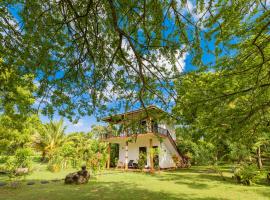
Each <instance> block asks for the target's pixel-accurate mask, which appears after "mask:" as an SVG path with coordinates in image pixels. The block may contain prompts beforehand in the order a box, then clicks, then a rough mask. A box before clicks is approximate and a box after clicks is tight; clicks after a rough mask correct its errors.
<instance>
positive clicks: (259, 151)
mask: <svg viewBox="0 0 270 200" xmlns="http://www.w3.org/2000/svg"><path fill="white" fill-rule="evenodd" d="M257 166H258V168H259V169H261V168H262V157H261V147H260V146H259V147H258V148H257Z"/></svg>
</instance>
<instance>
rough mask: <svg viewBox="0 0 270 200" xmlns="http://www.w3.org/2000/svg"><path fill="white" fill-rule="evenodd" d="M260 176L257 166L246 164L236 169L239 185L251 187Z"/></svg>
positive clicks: (235, 173)
mask: <svg viewBox="0 0 270 200" xmlns="http://www.w3.org/2000/svg"><path fill="white" fill-rule="evenodd" d="M258 175H259V171H258V168H257V166H256V165H255V164H245V165H242V166H240V167H238V168H236V169H235V171H234V177H235V178H236V180H237V181H238V182H239V183H243V184H245V185H251V184H252V183H254V182H255V181H256V178H257V177H258Z"/></svg>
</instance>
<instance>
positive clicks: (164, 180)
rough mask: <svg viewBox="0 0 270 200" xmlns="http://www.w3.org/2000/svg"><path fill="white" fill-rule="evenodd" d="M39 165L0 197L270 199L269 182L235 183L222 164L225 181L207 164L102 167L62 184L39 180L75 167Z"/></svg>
mask: <svg viewBox="0 0 270 200" xmlns="http://www.w3.org/2000/svg"><path fill="white" fill-rule="evenodd" d="M39 169H40V170H39V171H36V172H34V173H32V174H31V175H30V176H27V177H26V180H24V181H23V183H22V185H21V186H20V187H19V188H17V189H13V188H10V187H8V186H4V187H0V199H3V200H4V199H5V200H13V199H14V200H45V199H46V200H49V199H52V200H58V199H59V200H60V199H61V200H76V199H78V200H85V199H118V200H122V199H123V200H124V199H155V200H159V199H184V200H186V199H199V200H218V199H221V200H222V199H232V200H236V199H243V200H248V199H251V200H260V199H261V200H263V199H270V187H269V186H267V185H265V184H261V185H252V186H243V185H238V184H236V183H234V181H233V180H232V179H231V176H232V174H231V173H230V169H229V168H228V167H224V170H225V173H224V175H225V178H226V180H225V181H223V180H221V178H220V177H219V176H218V175H216V174H214V173H212V172H210V171H209V170H208V169H207V168H206V167H192V168H191V169H181V170H177V171H163V172H156V173H155V174H146V173H140V172H122V171H116V170H111V171H104V172H102V173H101V174H100V175H96V176H95V177H92V178H91V181H90V182H89V183H88V184H86V185H64V183H63V181H60V182H53V181H50V183H48V184H41V183H40V180H53V179H63V178H64V177H65V175H66V174H67V173H69V172H70V171H74V170H66V171H62V172H59V173H56V174H55V173H51V172H48V171H47V170H46V168H45V167H44V166H41V167H40V168H39ZM0 180H1V179H0ZM2 180H3V177H2ZM29 180H34V181H35V185H31V186H30V185H26V183H27V182H28V181H29Z"/></svg>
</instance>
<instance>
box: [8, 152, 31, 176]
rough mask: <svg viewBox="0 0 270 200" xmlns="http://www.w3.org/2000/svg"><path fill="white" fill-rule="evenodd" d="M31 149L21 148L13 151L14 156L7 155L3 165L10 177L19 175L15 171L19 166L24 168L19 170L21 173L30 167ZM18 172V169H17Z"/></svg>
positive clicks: (27, 170)
mask: <svg viewBox="0 0 270 200" xmlns="http://www.w3.org/2000/svg"><path fill="white" fill-rule="evenodd" d="M31 156H32V150H31V149H29V148H21V149H17V150H16V151H15V155H14V156H9V157H8V158H7V160H6V163H5V165H4V169H5V171H7V173H8V174H9V176H10V177H11V178H12V177H14V176H16V175H21V174H20V173H16V171H17V170H18V169H19V168H25V170H20V171H21V173H22V174H23V175H25V174H26V173H28V172H29V171H30V167H31V164H32V158H31ZM17 172H19V171H17Z"/></svg>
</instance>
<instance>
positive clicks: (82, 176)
mask: <svg viewBox="0 0 270 200" xmlns="http://www.w3.org/2000/svg"><path fill="white" fill-rule="evenodd" d="M89 178H90V174H89V173H88V171H87V170H86V167H85V166H83V167H82V170H80V171H78V172H74V173H70V174H68V175H67V176H66V178H65V184H84V183H88V181H89Z"/></svg>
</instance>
